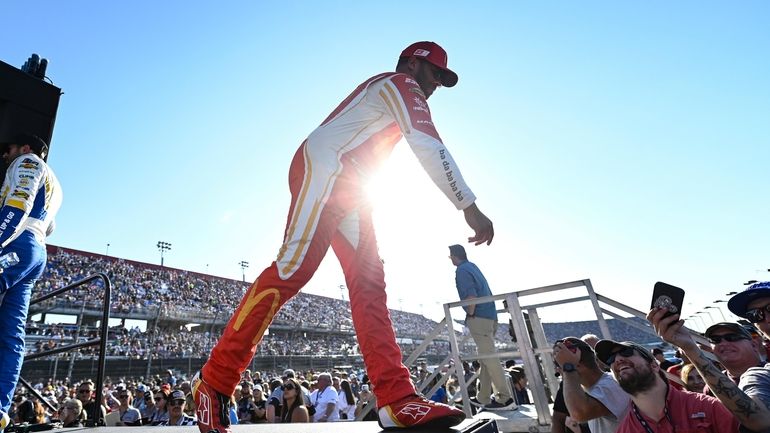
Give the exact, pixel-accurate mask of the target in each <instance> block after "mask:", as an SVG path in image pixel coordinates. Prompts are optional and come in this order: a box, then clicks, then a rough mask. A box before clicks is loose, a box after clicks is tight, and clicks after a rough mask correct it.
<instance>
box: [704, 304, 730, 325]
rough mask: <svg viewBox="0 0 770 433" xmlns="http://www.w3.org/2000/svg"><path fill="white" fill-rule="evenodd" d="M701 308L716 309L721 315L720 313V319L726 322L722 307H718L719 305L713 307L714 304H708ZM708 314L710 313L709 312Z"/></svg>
mask: <svg viewBox="0 0 770 433" xmlns="http://www.w3.org/2000/svg"><path fill="white" fill-rule="evenodd" d="M703 309H704V310H705V309H711V310H717V311H719V314H721V315H722V320H723V321H725V322H727V317H725V313H723V312H722V309H721V308H719V307H715V306H713V305H708V306H706V307H703ZM709 314H710V313H709Z"/></svg>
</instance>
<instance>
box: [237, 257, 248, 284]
mask: <svg viewBox="0 0 770 433" xmlns="http://www.w3.org/2000/svg"><path fill="white" fill-rule="evenodd" d="M238 264H239V265H241V270H242V271H243V282H244V283H245V282H246V268H248V267H249V262H246V261H243V260H241V261H240V263H238Z"/></svg>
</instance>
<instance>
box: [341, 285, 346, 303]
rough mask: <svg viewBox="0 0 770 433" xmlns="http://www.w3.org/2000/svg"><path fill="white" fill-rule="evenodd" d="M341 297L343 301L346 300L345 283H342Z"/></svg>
mask: <svg viewBox="0 0 770 433" xmlns="http://www.w3.org/2000/svg"><path fill="white" fill-rule="evenodd" d="M340 299H342V302H345V285H344V284H340Z"/></svg>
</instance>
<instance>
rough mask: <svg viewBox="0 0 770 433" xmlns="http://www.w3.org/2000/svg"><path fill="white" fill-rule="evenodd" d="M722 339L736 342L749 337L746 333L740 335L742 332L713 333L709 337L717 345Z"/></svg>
mask: <svg viewBox="0 0 770 433" xmlns="http://www.w3.org/2000/svg"><path fill="white" fill-rule="evenodd" d="M722 340H725V341H729V342H730V343H735V342H736V341H741V340H748V338H746V336H745V335H740V334H723V335H712V336H711V337H710V338H709V341H710V342H711V344H713V345H717V344H719V343H721V342H722Z"/></svg>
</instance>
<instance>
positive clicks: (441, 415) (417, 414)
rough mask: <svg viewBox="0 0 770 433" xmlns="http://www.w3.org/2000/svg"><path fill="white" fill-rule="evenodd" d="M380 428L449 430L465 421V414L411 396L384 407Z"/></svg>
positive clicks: (380, 413) (380, 411) (380, 414)
mask: <svg viewBox="0 0 770 433" xmlns="http://www.w3.org/2000/svg"><path fill="white" fill-rule="evenodd" d="M378 415H379V418H380V420H379V422H380V427H382V428H383V429H404V428H411V427H418V426H419V427H430V428H439V429H440V428H449V427H452V426H455V425H457V424H460V423H461V422H462V421H463V420H464V419H465V412H463V411H461V410H459V409H457V408H454V407H451V406H447V405H445V404H441V403H436V402H433V401H430V400H428V399H426V398H424V397H421V396H418V395H410V396H408V397H406V398H404V399H402V400H399V401H397V402H395V403H391V404H389V405H386V406H383V407H381V408H380V410H379V412H378Z"/></svg>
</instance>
